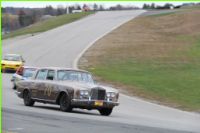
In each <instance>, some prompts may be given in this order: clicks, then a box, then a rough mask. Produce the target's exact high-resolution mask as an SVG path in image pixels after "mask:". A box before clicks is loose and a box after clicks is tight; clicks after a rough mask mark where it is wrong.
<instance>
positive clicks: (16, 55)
mask: <svg viewBox="0 0 200 133" xmlns="http://www.w3.org/2000/svg"><path fill="white" fill-rule="evenodd" d="M8 55H9V56H21V55H20V54H6V55H5V56H8Z"/></svg>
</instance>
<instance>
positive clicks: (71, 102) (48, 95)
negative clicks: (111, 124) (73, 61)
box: [16, 68, 119, 116]
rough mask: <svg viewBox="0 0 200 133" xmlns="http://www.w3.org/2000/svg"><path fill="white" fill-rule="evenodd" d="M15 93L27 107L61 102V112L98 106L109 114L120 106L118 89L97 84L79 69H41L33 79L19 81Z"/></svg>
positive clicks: (100, 110) (104, 112)
mask: <svg viewBox="0 0 200 133" xmlns="http://www.w3.org/2000/svg"><path fill="white" fill-rule="evenodd" d="M16 93H17V95H18V96H19V97H20V98H23V99H24V104H25V105H26V106H33V105H34V102H42V103H50V104H58V105H60V109H61V110H62V111H72V109H73V108H82V109H88V110H91V109H97V110H99V112H100V114H101V115H105V116H108V115H110V114H111V113H112V110H113V108H114V107H115V106H117V105H119V103H118V97H119V93H118V91H117V90H116V89H114V88H111V87H107V86H101V85H97V84H95V83H94V80H93V78H92V75H91V74H90V73H89V72H87V71H84V70H77V69H66V68H40V69H38V70H37V71H36V73H35V75H34V76H33V78H32V79H27V80H22V81H19V82H17V91H16Z"/></svg>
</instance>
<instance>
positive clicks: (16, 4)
mask: <svg viewBox="0 0 200 133" xmlns="http://www.w3.org/2000/svg"><path fill="white" fill-rule="evenodd" d="M94 3H96V4H101V5H103V6H104V7H105V8H108V7H110V6H114V5H116V4H121V5H124V6H128V5H131V6H137V7H142V6H143V4H144V3H147V4H151V3H152V2H55V1H53V2H50V1H43V2H42V1H41V2H33V1H31V2H24V1H23V2H5V1H3V2H2V7H30V8H41V7H46V6H47V5H51V6H53V7H57V6H58V5H62V6H70V5H75V4H79V5H83V4H87V5H93V4H94ZM154 3H155V4H156V5H164V4H165V3H166V2H154ZM167 3H172V4H173V5H180V4H182V3H183V2H167ZM184 3H189V2H184Z"/></svg>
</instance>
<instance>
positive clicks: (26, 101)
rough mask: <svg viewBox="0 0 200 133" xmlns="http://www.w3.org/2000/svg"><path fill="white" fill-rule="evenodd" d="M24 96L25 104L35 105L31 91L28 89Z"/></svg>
mask: <svg viewBox="0 0 200 133" xmlns="http://www.w3.org/2000/svg"><path fill="white" fill-rule="evenodd" d="M23 98H24V105H25V106H33V105H34V103H35V101H33V100H32V99H31V94H30V92H29V91H27V90H26V91H25V92H24V95H23Z"/></svg>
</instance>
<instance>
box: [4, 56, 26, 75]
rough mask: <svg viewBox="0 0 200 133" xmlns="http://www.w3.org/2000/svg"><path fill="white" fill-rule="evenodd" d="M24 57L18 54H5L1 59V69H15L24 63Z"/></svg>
mask: <svg viewBox="0 0 200 133" xmlns="http://www.w3.org/2000/svg"><path fill="white" fill-rule="evenodd" d="M24 62H25V61H24V59H23V58H22V56H21V55H18V54H6V55H5V56H4V57H3V59H2V61H1V71H2V72H6V71H7V70H9V71H16V70H17V69H18V68H19V67H21V66H23V65H24Z"/></svg>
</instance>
